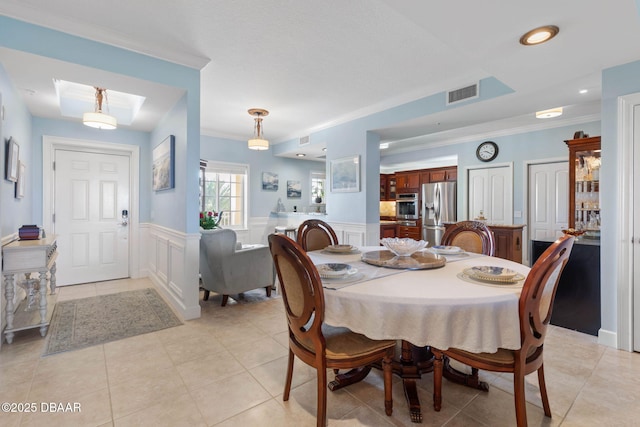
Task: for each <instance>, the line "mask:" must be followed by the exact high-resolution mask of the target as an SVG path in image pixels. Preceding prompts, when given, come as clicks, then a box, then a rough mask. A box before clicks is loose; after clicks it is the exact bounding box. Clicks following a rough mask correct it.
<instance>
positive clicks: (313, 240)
mask: <svg viewBox="0 0 640 427" xmlns="http://www.w3.org/2000/svg"><path fill="white" fill-rule="evenodd" d="M297 242H298V244H299V245H300V246H302V249H304V250H305V251H307V252H309V251H315V250H318V249H324V248H326V247H327V246H329V245H337V244H338V236H337V235H336V232H335V231H333V228H331V226H330V225H329V224H327V223H326V222H324V221H322V220H320V219H308V220H306V221H304V222H303V223H302V224H300V226H299V227H298V237H297Z"/></svg>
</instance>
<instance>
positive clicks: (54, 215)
mask: <svg viewBox="0 0 640 427" xmlns="http://www.w3.org/2000/svg"><path fill="white" fill-rule="evenodd" d="M51 222H56V214H52V215H51Z"/></svg>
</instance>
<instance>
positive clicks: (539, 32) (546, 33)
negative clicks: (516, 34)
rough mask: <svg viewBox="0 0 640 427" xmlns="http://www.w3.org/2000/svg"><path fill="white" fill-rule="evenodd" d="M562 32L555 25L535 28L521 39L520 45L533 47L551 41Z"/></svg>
mask: <svg viewBox="0 0 640 427" xmlns="http://www.w3.org/2000/svg"><path fill="white" fill-rule="evenodd" d="M559 32H560V28H558V27H556V26H555V25H544V26H542V27H538V28H534V29H533V30H531V31H528V32H527V33H525V34H524V35H523V36H522V37H520V44H523V45H525V46H532V45H536V44H540V43H544V42H546V41H549V40H551V39H552V38H554V37H555V36H556V35H557V34H558V33H559Z"/></svg>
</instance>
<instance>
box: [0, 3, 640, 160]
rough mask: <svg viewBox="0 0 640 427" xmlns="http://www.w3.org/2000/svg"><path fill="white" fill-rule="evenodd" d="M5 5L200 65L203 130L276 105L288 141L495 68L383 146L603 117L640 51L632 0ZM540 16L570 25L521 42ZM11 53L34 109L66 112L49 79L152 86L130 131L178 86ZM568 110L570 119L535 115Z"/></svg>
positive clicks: (232, 131)
mask: <svg viewBox="0 0 640 427" xmlns="http://www.w3.org/2000/svg"><path fill="white" fill-rule="evenodd" d="M0 14H3V15H6V16H10V17H14V18H17V19H20V20H24V21H27V22H31V23H35V24H38V25H41V26H44V27H49V28H53V29H58V30H61V31H64V32H66V33H71V34H75V35H78V36H82V37H85V38H88V39H92V40H96V41H101V42H104V43H108V44H112V45H116V46H121V47H124V48H128V49H131V50H134V51H137V52H141V53H145V54H148V55H151V56H155V57H158V58H162V59H165V60H168V61H172V62H176V63H180V64H184V65H188V66H192V67H196V68H202V73H201V76H202V82H201V88H202V96H201V98H202V103H201V126H202V133H203V134H206V135H212V136H221V137H227V138H231V139H238V140H246V139H247V138H248V137H249V136H250V134H251V132H252V130H253V118H252V117H251V116H249V114H248V113H247V110H248V109H249V108H265V109H267V110H269V111H270V114H269V116H268V117H266V118H265V119H264V131H265V136H266V137H267V138H268V139H270V140H271V142H272V143H278V142H282V141H285V140H288V139H291V138H298V137H301V136H305V135H309V134H310V133H311V132H312V131H314V130H319V129H322V128H325V127H327V126H330V125H333V124H337V123H342V122H345V121H348V120H353V119H354V118H357V117H361V116H364V115H367V114H370V113H374V112H377V111H381V110H384V109H387V108H390V107H393V106H397V105H400V104H402V103H405V102H408V101H411V100H415V99H419V98H422V97H425V96H429V95H432V94H436V93H439V92H443V91H447V90H451V89H456V88H458V87H460V86H464V85H467V84H469V83H472V82H476V81H479V80H480V79H483V78H486V77H494V78H496V79H498V80H499V81H500V82H502V83H504V84H505V85H507V86H508V87H510V88H511V89H513V91H514V92H513V93H511V94H508V95H505V96H501V97H499V98H494V99H492V100H488V101H483V102H480V103H476V104H470V105H467V106H464V107H461V108H453V109H449V110H447V111H445V112H440V113H436V114H430V115H425V116H424V117H423V118H419V119H416V120H412V121H411V122H408V123H403V124H401V125H398V126H395V127H393V128H383V129H378V132H379V133H380V135H381V137H382V140H383V141H390V142H392V144H391V147H390V148H389V149H388V150H386V151H385V152H384V153H383V155H386V154H388V153H392V152H399V151H405V150H412V149H416V147H424V146H425V145H428V144H443V143H447V142H453V141H455V142H457V141H464V140H465V139H467V140H468V139H470V138H473V139H478V136H479V135H480V136H481V137H483V136H485V135H486V136H490V135H496V134H501V133H505V132H508V131H510V130H513V129H522V130H525V131H526V130H532V129H535V128H539V127H541V126H542V127H549V126H559V125H563V124H568V123H581V122H585V121H591V120H597V119H598V118H599V114H600V92H601V87H600V86H601V71H602V70H603V69H605V68H608V67H612V66H615V65H620V64H624V63H628V62H631V61H635V60H639V59H640V44H638V42H637V41H638V40H640V25H639V20H638V16H639V15H638V10H637V8H636V3H635V1H634V0H608V1H606V2H604V1H601V0H563V1H557V0H539V1H536V2H505V1H503V0H485V1H482V2H480V1H472V0H466V1H462V2H453V1H451V2H428V1H424V0H403V1H398V0H349V1H344V0H325V1H310V0H298V1H295V0H272V1H268V2H256V1H251V0H234V1H220V0H216V1H214V0H207V1H202V0H175V1H172V2H168V1H163V2H158V1H154V0H136V1H129V0H112V1H109V2H89V1H84V2H78V1H76V0H50V1H47V2H42V1H38V0H2V3H0ZM545 24H553V25H557V26H558V27H560V33H559V35H558V36H557V37H556V38H555V39H553V40H552V41H550V42H549V43H547V44H544V45H540V46H531V47H525V46H522V45H520V44H519V43H518V40H519V38H520V36H521V35H522V34H523V33H525V32H526V31H528V30H530V29H532V28H534V27H537V26H540V25H545ZM0 62H1V63H2V64H3V66H4V67H5V69H6V70H7V72H8V73H9V75H10V77H11V79H12V80H13V81H14V83H15V85H16V87H18V88H19V89H21V93H22V94H23V96H24V98H25V101H26V103H27V106H28V108H29V109H30V111H31V112H32V114H33V115H35V116H41V117H54V118H61V117H60V112H59V108H58V107H57V105H55V102H54V96H55V88H54V86H53V83H52V81H53V79H54V78H55V79H64V80H69V81H74V82H79V83H84V84H88V85H96V84H99V85H101V86H103V87H107V88H109V89H113V90H117V91H120V92H126V93H133V94H136V95H140V96H143V97H146V98H147V100H146V101H145V103H144V105H143V107H142V109H141V111H140V117H139V118H137V119H136V120H135V121H134V122H133V123H132V125H131V126H129V127H130V128H132V129H140V130H147V131H148V130H150V129H152V128H153V127H154V125H155V123H157V121H158V120H159V119H160V118H161V117H162V115H163V114H164V113H166V111H168V109H169V108H170V107H171V106H172V105H173V104H174V103H175V101H176V100H177V99H178V98H179V97H180V96H181V94H180V93H179V91H177V90H176V89H175V88H171V87H158V85H156V84H151V83H149V82H145V81H140V80H137V79H133V78H129V77H126V76H122V75H115V74H110V73H105V72H103V71H98V70H94V69H89V68H86V67H80V66H77V65H74V64H68V63H64V62H62V61H55V60H51V59H46V58H42V57H37V56H34V55H30V54H25V53H22V52H15V51H10V50H7V49H0ZM580 89H588V90H589V92H587V93H586V94H579V93H578V91H579V90H580ZM558 106H563V107H564V110H565V113H564V115H563V116H561V117H560V118H555V119H550V120H547V121H546V122H544V123H543V122H542V121H541V120H539V119H535V118H534V116H533V113H534V112H535V111H537V110H543V109H547V108H552V107H558ZM307 149H308V150H310V152H311V150H313V151H314V152H315V153H316V154H317V153H318V151H317V150H318V147H317V146H315V145H314V144H311V146H309V147H308V148H307ZM298 151H304V150H298ZM289 154H290V155H294V154H295V153H289Z"/></svg>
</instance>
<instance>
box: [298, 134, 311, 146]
mask: <svg viewBox="0 0 640 427" xmlns="http://www.w3.org/2000/svg"><path fill="white" fill-rule="evenodd" d="M310 142H311V140H310V139H309V135H307V136H301V137H300V142H299V143H298V145H299V146H300V147H302V146H303V145H309V143H310Z"/></svg>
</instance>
